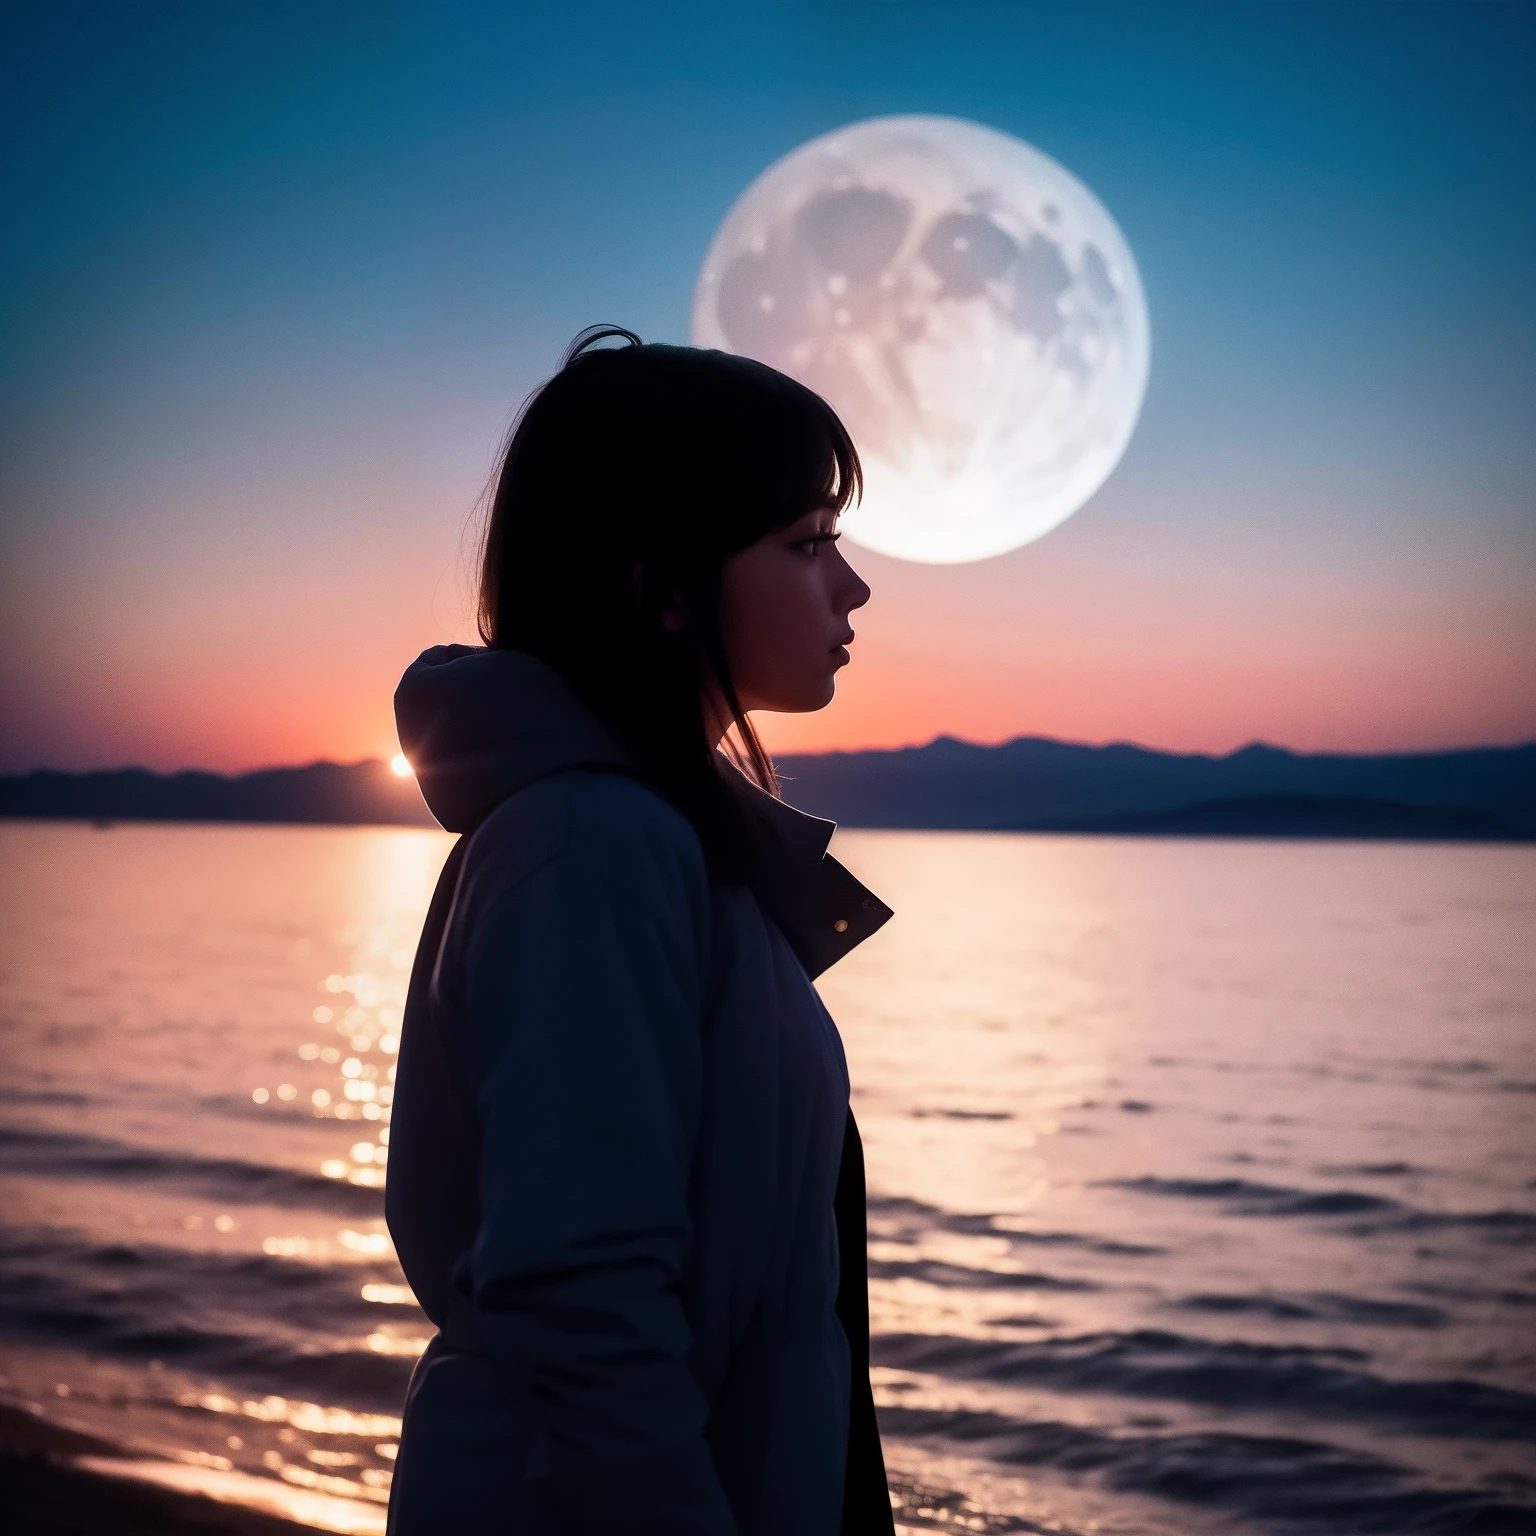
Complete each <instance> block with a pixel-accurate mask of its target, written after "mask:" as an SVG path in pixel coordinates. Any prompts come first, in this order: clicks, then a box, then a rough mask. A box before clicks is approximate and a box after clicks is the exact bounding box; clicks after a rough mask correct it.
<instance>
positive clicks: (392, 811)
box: [0, 736, 1536, 840]
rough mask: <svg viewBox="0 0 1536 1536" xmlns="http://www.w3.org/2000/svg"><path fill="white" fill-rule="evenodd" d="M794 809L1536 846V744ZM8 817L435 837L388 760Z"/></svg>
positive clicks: (1116, 752) (1028, 766)
mask: <svg viewBox="0 0 1536 1536" xmlns="http://www.w3.org/2000/svg"><path fill="white" fill-rule="evenodd" d="M779 768H780V772H781V773H782V775H783V778H784V797H785V799H786V800H788V801H789V802H790V803H791V804H793V805H797V806H799V807H800V808H801V809H802V810H806V811H811V812H814V813H815V814H816V815H819V816H827V817H830V818H831V819H832V820H834V821H837V822H839V823H840V824H842V825H843V826H849V827H914V828H919V827H927V828H947V829H956V830H961V829H974V830H986V829H1014V830H1020V831H1055V832H1066V831H1082V832H1119V833H1139V834H1143V835H1178V836H1200V835H1206V836H1265V837H1400V838H1455V839H1468V838H1472V839H1483V840H1492V839H1502V838H1526V837H1530V836H1532V835H1536V743H1528V744H1526V745H1524V746H1518V747H1479V748H1468V749H1465V750H1461V751H1455V752H1430V753H1416V754H1393V755H1385V756H1348V755H1343V754H1337V753H1300V752H1289V751H1286V750H1285V749H1283V748H1280V747H1269V746H1262V745H1254V746H1249V747H1244V748H1242V749H1241V750H1240V751H1237V752H1232V753H1228V754H1227V755H1225V756H1221V757H1215V756H1209V755H1206V754H1203V753H1173V752H1153V751H1150V750H1149V749H1147V748H1145V747H1135V746H1128V745H1121V744H1117V745H1113V746H1107V747H1090V746H1080V745H1077V744H1075V743H1072V742H1062V741H1051V740H1049V739H1047V738H1044V737H1035V736H1023V737H1019V738H1018V739H1017V740H1015V741H1009V742H1005V743H1003V744H1002V745H1001V746H997V747H980V746H973V745H971V744H969V743H967V742H962V741H955V740H953V739H952V738H949V737H942V736H941V737H940V738H939V739H938V740H936V741H932V742H930V743H929V744H928V745H927V746H924V747H907V748H902V749H900V750H896V751H888V752H828V753H819V754H814V755H812V754H806V755H795V756H788V757H784V758H781V759H779ZM0 816H13V817H14V816H28V817H54V818H59V817H69V818H76V819H85V820H99V821H100V820H104V821H129V820H135V821H139V820H149V821H281V822H327V823H339V824H345V823H382V824H390V825H397V826H423V827H426V826H432V825H434V823H433V821H432V818H431V816H430V815H429V814H428V812H427V808H426V806H425V805H423V804H422V800H421V795H420V793H419V792H418V790H417V788H416V785H415V783H414V781H412V780H410V779H400V778H397V777H396V776H395V775H394V774H392V773H390V771H389V770H388V768H387V767H386V766H385V765H384V764H383V763H379V762H363V763H352V764H338V763H311V764H310V765H309V766H308V767H304V768H269V769H264V770H263V771H261V772H259V773H247V774H240V775H237V776H233V777H227V776H225V775H222V774H215V773H196V772H189V773H173V774H160V773H151V772H149V771H148V770H146V769H142V768H124V769H119V770H115V771H112V772H104V773H82V774H71V773H56V772H51V771H40V772H37V773H28V774H18V775H12V776H10V777H0Z"/></svg>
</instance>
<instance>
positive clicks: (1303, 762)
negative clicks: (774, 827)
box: [779, 736, 1536, 835]
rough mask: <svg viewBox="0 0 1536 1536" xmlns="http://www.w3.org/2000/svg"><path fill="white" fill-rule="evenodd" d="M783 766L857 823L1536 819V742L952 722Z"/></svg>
mask: <svg viewBox="0 0 1536 1536" xmlns="http://www.w3.org/2000/svg"><path fill="white" fill-rule="evenodd" d="M779 770H780V773H781V775H782V776H783V779H784V798H785V799H786V800H789V801H791V802H792V803H793V804H795V805H797V806H799V807H800V808H801V809H802V810H807V811H812V812H814V813H815V814H816V815H818V816H828V817H830V818H831V819H832V820H834V821H836V822H838V823H839V824H841V825H843V826H849V827H944V828H952V829H957V830H958V829H966V828H974V829H977V830H980V829H984V828H998V827H1010V828H1016V829H1019V830H1039V831H1064V830H1067V829H1069V828H1078V827H1081V826H1083V825H1084V824H1085V823H1088V822H1092V821H1094V820H1095V819H1096V818H1104V817H1125V816H1131V815H1135V814H1141V815H1150V814H1152V813H1155V812H1173V811H1179V812H1181V813H1182V812H1184V811H1186V810H1187V809H1188V808H1191V807H1195V806H1200V805H1204V804H1206V803H1208V802H1212V801H1235V800H1252V799H1254V798H1255V797H1259V798H1263V797H1267V796H1288V797H1295V796H1304V797H1311V798H1317V799H1324V800H1356V801H1377V802H1385V803H1387V804H1389V805H1396V806H1416V807H1420V808H1423V809H1434V810H1451V811H1462V812H1467V813H1469V814H1477V815H1481V816H1484V817H1487V818H1489V820H1490V822H1491V823H1493V824H1495V825H1497V826H1498V827H1501V828H1505V829H1507V830H1509V831H1511V832H1519V833H1529V832H1536V742H1528V743H1526V744H1524V745H1522V746H1517V747H1473V748H1465V749H1462V750H1458V751H1454V752H1425V753H1403V754H1390V755H1379V756H1367V755H1359V756H1356V755H1346V754H1342V753H1303V752H1290V751H1287V750H1286V749H1285V748H1283V747H1271V746H1264V745H1262V744H1257V743H1256V744H1254V745H1252V746H1247V747H1243V748H1242V749H1241V750H1239V751H1236V752H1231V753H1228V754H1226V755H1225V756H1221V757H1216V756H1211V755H1208V754H1205V753H1175V752H1154V751H1151V750H1149V749H1148V748H1146V747H1136V746H1130V745H1126V744H1123V743H1116V744H1114V745H1112V746H1106V747H1089V746H1080V745H1078V744H1076V743H1073V742H1065V741H1052V740H1050V739H1049V738H1046V737H1040V736H1021V737H1018V738H1017V739H1015V740H1013V741H1008V742H1004V743H1003V744H1002V745H1001V746H996V747H979V746H973V745H972V744H970V743H969V742H964V741H955V740H954V739H952V738H951V737H947V736H941V737H939V738H938V740H936V741H932V742H930V743H929V744H928V745H927V746H924V747H906V748H902V749H899V750H896V751H890V752H828V753H820V754H816V755H809V754H808V755H805V756H794V757H784V758H781V759H780V760H779ZM1373 814H1374V813H1373ZM1106 830H1107V829H1106ZM1124 830H1130V829H1129V827H1126V828H1124ZM1139 830H1143V831H1149V832H1150V831H1154V830H1158V828H1156V827H1154V826H1153V825H1151V824H1146V825H1144V826H1142V827H1141V828H1140V829H1139ZM1165 830H1172V828H1171V827H1169V828H1166V829H1165ZM1341 835H1342V834H1341ZM1405 835H1412V834H1406V833H1405ZM1418 835H1428V834H1423V833H1421V834H1418Z"/></svg>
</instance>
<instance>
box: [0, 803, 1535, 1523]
mask: <svg viewBox="0 0 1536 1536" xmlns="http://www.w3.org/2000/svg"><path fill="white" fill-rule="evenodd" d="M449 846H450V839H449V838H448V837H447V836H446V835H444V834H439V833H434V832H427V831H418V830H411V829H396V828H321V827H271V826H265V827H255V826H170V825H152V824H130V823H122V824H118V825H114V826H100V827H98V826H92V825H90V824H86V823H43V822H30V823H29V822H8V823H0V872H3V873H0V1396H3V1398H4V1399H6V1400H7V1401H9V1402H10V1403H12V1404H14V1405H26V1406H30V1407H31V1408H32V1409H33V1410H34V1411H36V1412H40V1413H42V1414H43V1415H45V1416H47V1417H48V1418H50V1419H52V1420H54V1421H56V1422H58V1423H59V1424H62V1425H66V1426H70V1427H73V1428H75V1429H78V1430H82V1431H84V1432H86V1433H88V1434H89V1435H91V1436H93V1437H95V1439H96V1441H97V1442H99V1447H100V1450H101V1454H100V1455H99V1456H92V1457H88V1458H86V1460H87V1462H88V1463H89V1464H90V1465H92V1466H94V1467H96V1468H98V1469H102V1470H113V1471H115V1472H116V1473H118V1474H119V1475H130V1476H134V1477H138V1478H143V1479H148V1480H150V1481H155V1482H160V1483H164V1484H168V1485H171V1486H174V1487H180V1488H185V1489H190V1490H194V1491H199V1492H203V1493H206V1494H210V1495H212V1496H214V1497H216V1498H221V1499H226V1500H231V1501H234V1502H237V1503H244V1504H248V1505H250V1506H252V1507H256V1508H261V1509H265V1510H268V1511H276V1512H279V1513H282V1514H285V1515H287V1516H288V1517H289V1518H291V1519H293V1520H295V1521H297V1522H302V1523H305V1524H308V1525H310V1526H313V1527H317V1528H319V1529H322V1530H329V1531H335V1532H363V1533H372V1532H379V1531H382V1529H383V1523H384V1509H385V1504H386V1501H387V1499H388V1488H389V1482H390V1475H391V1470H392V1466H393V1462H394V1457H395V1453H396V1448H397V1444H398V1435H399V1428H400V1424H399V1414H400V1405H401V1398H402V1394H403V1393H404V1391H405V1386H406V1382H407V1379H408V1377H409V1375H410V1371H411V1368H412V1365H413V1363H414V1361H415V1359H416V1357H417V1355H418V1354H419V1353H420V1351H421V1350H422V1348H423V1347H424V1345H425V1342H426V1339H427V1337H428V1336H429V1334H430V1332H431V1329H430V1325H429V1324H428V1323H427V1322H426V1320H425V1319H424V1317H423V1316H422V1314H421V1313H420V1311H419V1310H418V1309H417V1307H416V1306H415V1304H414V1301H413V1298H412V1296H411V1293H410V1291H409V1290H408V1289H407V1288H406V1286H405V1284H404V1281H403V1278H402V1276H401V1273H400V1270H399V1268H398V1266H397V1264H396V1262H395V1259H394V1255H393V1253H392V1251H391V1247H390V1242H389V1237H388V1234H387V1232H386V1230H385V1226H384V1221H383V1186H384V1181H385V1179H386V1178H387V1176H388V1169H389V1113H390V1100H391V1097H392V1092H393V1078H394V1063H395V1052H396V1048H397V1044H398V1037H399V1028H400V1015H401V1007H402V1003H403V1000H404V992H405V985H406V978H407V975H408V971H409V967H410V962H411V957H412V952H413V948H414V945H415V941H416V936H417V931H418V928H419V925H420V922H421V919H422V915H423V912H424V910H425V907H426V904H427V899H428V896H429V894H430V892H431V890H432V886H433V882H434V879H435V877H436V875H437V872H438V869H439V867H440V865H441V863H442V861H443V859H444V857H445V856H446V854H447V851H448V848H449ZM834 851H835V852H836V853H837V855H838V856H839V857H840V858H841V859H842V860H843V861H844V862H845V863H846V864H848V865H849V866H850V867H851V868H852V869H853V870H854V871H855V873H857V874H858V875H859V877H860V878H861V879H863V880H864V881H865V883H866V884H868V885H869V886H871V887H872V888H873V889H874V890H876V891H877V892H879V894H880V895H881V896H882V897H884V898H885V899H886V900H887V901H888V902H889V903H890V904H891V905H892V906H893V907H894V908H895V909H896V916H895V918H894V919H893V920H892V921H891V922H890V923H889V924H888V925H887V927H886V928H885V929H884V930H882V931H881V932H880V933H879V934H877V935H876V936H875V937H874V938H872V939H871V940H869V941H868V942H867V943H865V944H864V945H863V946H862V947H860V948H859V949H858V950H857V951H855V952H854V953H853V954H852V955H851V956H849V957H848V958H847V959H846V960H844V961H843V962H842V963H841V964H839V965H838V966H837V967H835V968H834V969H833V970H832V971H831V972H829V973H828V974H827V975H826V976H825V977H824V978H822V980H821V981H820V983H819V986H820V989H821V992H822V994H823V996H824V997H825V999H826V1001H827V1004H828V1006H829V1007H830V1009H831V1011H832V1014H833V1016H834V1017H835V1018H836V1019H837V1020H838V1022H839V1025H840V1027H841V1029H842V1032H843V1037H844V1040H845V1042H846V1046H847V1051H848V1057H849V1064H850V1070H851V1074H852V1079H853V1083H854V1107H855V1111H856V1113H857V1115H858V1118H859V1122H860V1125H861V1127H862V1129H863V1134H864V1139H865V1144H866V1150H867V1159H868V1166H869V1180H870V1238H871V1241H870V1280H871V1304H872V1313H873V1333H874V1338H873V1352H874V1362H875V1363H874V1379H875V1390H876V1395H877V1401H878V1404H879V1411H880V1419H881V1425H882V1429H883V1434H884V1439H885V1444H886V1452H887V1458H888V1461H889V1464H890V1469H891V1480H892V1488H893V1495H894V1497H895V1499H896V1500H898V1501H899V1508H898V1509H897V1512H896V1517H897V1520H898V1523H899V1525H900V1527H901V1528H902V1529H903V1530H906V1531H929V1530H941V1531H967V1530H968V1531H984V1532H1015V1531H1024V1532H1053V1533H1065V1536H1073V1533H1089V1532H1094V1533H1130V1536H1203V1533H1232V1532H1295V1533H1315V1536H1343V1533H1352V1532H1376V1533H1409V1532H1415V1533H1417V1532H1425V1533H1431V1532H1433V1533H1447V1536H1449V1533H1457V1536H1464V1533H1496V1532H1497V1533H1502V1532H1511V1533H1512V1532H1524V1533H1530V1532H1533V1531H1536V850H1533V849H1532V848H1530V847H1528V846H1527V847H1520V846H1465V845H1460V846H1457V845H1434V844H1391V843H1351V842H1283V841H1262V840H1217V839H1205V840H1199V839H1190V840H1179V839H1174V838H1164V839H1153V838H1147V839H1134V838H1115V837H1068V836H1055V837H1051V836H1035V835H1024V834H993V833H977V834H970V833H966V834H955V833H938V832H877V831H849V832H840V833H839V834H838V835H837V837H836V840H835V843H834Z"/></svg>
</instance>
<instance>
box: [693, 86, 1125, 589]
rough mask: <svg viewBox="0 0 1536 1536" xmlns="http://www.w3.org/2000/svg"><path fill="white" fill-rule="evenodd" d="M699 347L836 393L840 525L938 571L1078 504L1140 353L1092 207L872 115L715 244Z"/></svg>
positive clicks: (1115, 250)
mask: <svg viewBox="0 0 1536 1536" xmlns="http://www.w3.org/2000/svg"><path fill="white" fill-rule="evenodd" d="M693 339H694V342H695V344H697V345H698V346H703V347H718V348H721V349H723V350H725V351H728V352H737V353H741V354H744V355H746V356H748V357H755V358H757V359H758V360H759V361H761V362H765V363H768V364H770V365H771V366H773V367H775V368H778V369H780V370H782V371H783V372H785V373H788V374H790V375H791V376H793V377H794V378H797V379H799V380H800V381H801V382H802V383H804V384H807V385H809V386H810V388H812V389H814V390H815V391H816V392H817V393H818V394H820V395H822V396H824V397H825V398H826V399H827V400H829V401H830V402H831V403H832V405H833V406H834V407H835V409H836V410H837V412H838V414H839V415H840V416H841V417H842V418H843V420H844V422H845V423H846V424H847V426H848V429H849V431H850V432H851V433H852V434H853V439H854V442H855V443H856V444H857V445H858V448H859V454H860V457H861V458H862V459H863V462H864V472H865V491H864V499H863V502H862V504H861V505H860V506H859V507H857V508H852V509H850V510H849V512H848V513H847V514H846V516H845V518H844V527H845V528H846V530H847V532H848V534H849V536H850V537H851V538H853V539H855V540H856V541H857V542H858V543H860V544H862V545H864V546H865V547H866V548H869V549H874V550H878V551H880V552H881V553H882V554H887V555H895V556H897V557H899V558H900V559H903V560H919V561H927V562H929V563H933V564H959V563H961V562H963V561H967V560H984V559H986V558H988V557H989V556H992V555H1000V554H1003V553H1004V552H1005V551H1007V550H1010V549H1017V548H1018V547H1019V546H1020V545H1022V544H1028V543H1029V542H1030V541H1031V540H1033V539H1038V538H1039V537H1040V536H1041V535H1042V534H1044V533H1048V532H1049V531H1050V530H1051V529H1052V528H1054V527H1056V526H1057V525H1058V524H1059V523H1061V522H1063V521H1064V520H1065V519H1066V518H1068V517H1070V516H1071V515H1072V514H1073V513H1074V512H1075V511H1077V509H1078V508H1079V507H1081V506H1082V505H1083V503H1084V502H1085V501H1087V500H1088V498H1089V497H1090V496H1092V495H1093V493H1094V492H1095V491H1096V490H1098V488H1099V487H1100V486H1101V485H1102V484H1103V483H1104V481H1105V479H1106V478H1107V476H1108V475H1109V473H1110V471H1111V470H1113V469H1114V467H1115V465H1116V464H1117V463H1118V462H1119V459H1120V455H1121V454H1122V453H1123V452H1124V451H1125V446H1126V444H1127V443H1128V442H1129V441H1130V437H1131V432H1132V431H1133V430H1134V428H1135V425H1136V417H1137V415H1138V414H1139V412H1140V410H1141V401H1142V396H1143V395H1144V394H1145V392H1146V386H1147V369H1148V364H1149V361H1150V358H1151V335H1150V332H1149V329H1148V325H1147V305H1146V299H1145V296H1144V295H1143V293H1142V288H1141V278H1140V275H1139V274H1138V273H1137V271H1136V263H1135V261H1134V260H1133V259H1132V256H1131V251H1130V247H1129V246H1128V245H1127V244H1126V242H1125V237H1124V236H1123V235H1122V234H1121V233H1120V230H1119V228H1118V227H1117V226H1116V224H1115V221H1114V220H1113V219H1112V218H1111V217H1110V216H1109V213H1108V211H1107V210H1106V209H1105V207H1104V205H1103V204H1102V203H1100V202H1099V200H1098V199H1097V198H1096V197H1095V196H1094V195H1093V193H1092V192H1090V191H1089V190H1088V188H1087V187H1085V186H1084V185H1083V184H1082V182H1080V181H1079V180H1078V179H1077V178H1076V177H1075V176H1073V175H1072V174H1071V172H1069V171H1068V170H1066V169H1065V168H1064V167H1062V166H1060V165H1058V164H1057V163H1056V162H1055V161H1054V160H1052V159H1051V158H1050V157H1049V156H1047V155H1043V154H1041V152H1040V151H1039V150H1037V149H1033V148H1031V147H1030V146H1029V145H1028V144H1025V143H1023V142H1022V141H1021V140H1019V139H1015V138H1012V137H1010V136H1009V135H1008V134H1005V133H999V132H997V131H996V130H995V129H991V128H985V127H982V126H981V125H980V124H979V123H971V122H965V121H963V120H962V119H959V118H953V117H916V116H914V117H877V118H871V119H869V120H868V121H865V122H861V123H853V124H851V125H850V126H849V127H846V128H839V129H837V130H836V131H835V132H832V133H828V134H824V135H822V136H821V137H820V138H816V139H812V140H810V141H809V142H808V143H806V144H802V145H801V146H800V148H799V149H796V150H794V151H793V152H792V153H790V154H788V155H786V156H785V157H784V158H783V159H782V160H780V161H778V162H777V163H776V164H774V165H771V166H770V167H769V168H768V169H767V170H766V171H764V172H763V174H762V175H761V176H759V177H758V178H757V180H756V181H754V182H753V183H752V185H751V186H749V187H748V188H747V190H746V191H745V192H743V193H742V195H741V196H740V198H738V199H737V201H736V204H735V206H734V207H733V208H732V209H731V211H730V212H729V213H728V214H727V215H726V218H725V222H724V223H723V224H721V226H720V228H719V230H718V231H717V232H716V234H715V238H714V240H713V242H712V243H711V244H710V247H709V252H708V254H707V255H706V256H705V258H704V265H703V268H702V270H701V271H700V273H699V279H698V284H697V286H696V288H695V290H694V297H693Z"/></svg>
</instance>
